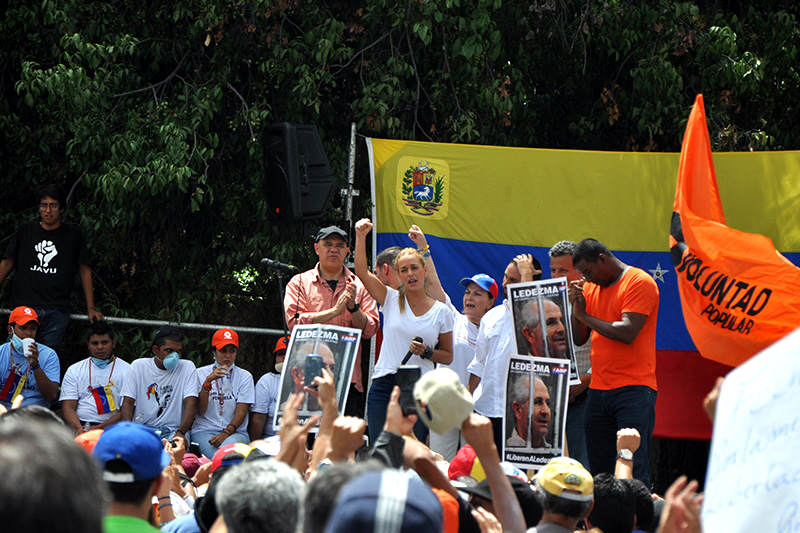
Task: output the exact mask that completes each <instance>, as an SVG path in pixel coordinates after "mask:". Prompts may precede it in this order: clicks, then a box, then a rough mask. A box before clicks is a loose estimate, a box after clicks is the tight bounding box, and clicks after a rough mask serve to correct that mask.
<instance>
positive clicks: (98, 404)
mask: <svg viewBox="0 0 800 533" xmlns="http://www.w3.org/2000/svg"><path fill="white" fill-rule="evenodd" d="M86 339H87V340H86V346H87V348H88V349H89V357H87V358H86V359H84V360H82V361H78V362H77V363H75V364H74V365H72V366H70V367H69V368H68V369H67V372H66V373H65V374H64V380H63V382H62V383H61V397H60V398H59V399H60V400H61V407H62V409H63V412H62V415H61V416H62V417H63V418H64V422H66V423H67V425H68V426H69V427H70V428H72V431H74V432H75V435H80V434H81V433H83V432H84V431H88V430H90V429H103V428H106V427H108V426H111V425H113V424H116V423H117V422H119V420H120V416H121V414H120V407H121V406H122V384H123V383H125V377H126V376H127V374H128V370H129V369H130V367H131V365H130V364H129V363H127V362H126V361H123V360H122V359H120V358H119V357H117V356H116V355H115V353H114V348H116V340H115V338H114V331H113V330H112V329H111V327H110V326H109V325H108V324H107V323H106V322H105V321H102V320H101V321H99V322H93V323H91V324H89V331H88V334H87V336H86Z"/></svg>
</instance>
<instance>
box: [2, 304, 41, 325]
mask: <svg viewBox="0 0 800 533" xmlns="http://www.w3.org/2000/svg"><path fill="white" fill-rule="evenodd" d="M31 320H33V321H34V322H36V323H37V324H38V323H39V316H38V315H37V314H36V311H34V310H33V308H32V307H25V306H24V305H22V306H20V307H16V308H14V310H13V311H11V315H10V316H9V317H8V323H9V324H17V325H20V326H22V325H24V324H27V323H28V322H30V321H31Z"/></svg>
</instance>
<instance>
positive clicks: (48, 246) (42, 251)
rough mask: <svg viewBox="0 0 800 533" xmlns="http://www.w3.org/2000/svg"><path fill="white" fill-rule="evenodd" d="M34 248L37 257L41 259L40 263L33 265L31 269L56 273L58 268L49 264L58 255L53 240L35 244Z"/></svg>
mask: <svg viewBox="0 0 800 533" xmlns="http://www.w3.org/2000/svg"><path fill="white" fill-rule="evenodd" d="M33 249H34V250H35V251H36V259H38V260H39V264H38V265H33V266H32V267H31V270H33V271H35V272H42V273H44V274H55V273H56V272H57V271H58V269H57V268H55V267H50V266H49V265H50V261H52V260H53V258H54V257H55V256H57V255H58V250H56V245H55V243H54V242H53V241H48V240H43V241H41V242H40V243H39V244H37V245H36V246H34V247H33Z"/></svg>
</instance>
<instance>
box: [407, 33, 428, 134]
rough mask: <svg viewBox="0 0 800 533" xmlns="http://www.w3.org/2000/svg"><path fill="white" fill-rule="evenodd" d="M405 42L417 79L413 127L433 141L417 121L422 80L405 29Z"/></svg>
mask: <svg viewBox="0 0 800 533" xmlns="http://www.w3.org/2000/svg"><path fill="white" fill-rule="evenodd" d="M406 43H407V44H408V51H409V55H410V56H411V65H412V66H413V67H414V77H415V78H416V79H417V95H416V98H414V127H418V128H419V131H421V132H422V134H423V135H424V136H425V137H427V138H428V140H429V141H431V142H434V140H433V139H432V138H431V136H430V135H428V132H427V131H425V128H423V127H422V124H420V123H419V119H418V118H417V117H418V112H419V90H420V87H421V86H422V82H421V81H420V79H419V72H417V60H416V59H415V58H414V48H412V47H411V38H410V37H409V36H408V31H406Z"/></svg>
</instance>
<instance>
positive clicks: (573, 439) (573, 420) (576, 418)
mask: <svg viewBox="0 0 800 533" xmlns="http://www.w3.org/2000/svg"><path fill="white" fill-rule="evenodd" d="M585 415H586V393H583V394H580V395H579V396H578V397H577V398H576V399H575V401H573V402H572V403H570V404H569V407H568V408H567V445H568V446H569V456H570V457H572V458H573V459H575V460H576V461H580V463H581V464H582V465H583V466H584V467H586V469H587V470H588V469H589V452H588V451H587V450H586V427H585V426H586V416H585Z"/></svg>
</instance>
